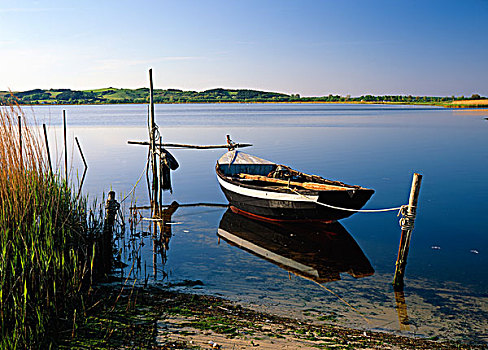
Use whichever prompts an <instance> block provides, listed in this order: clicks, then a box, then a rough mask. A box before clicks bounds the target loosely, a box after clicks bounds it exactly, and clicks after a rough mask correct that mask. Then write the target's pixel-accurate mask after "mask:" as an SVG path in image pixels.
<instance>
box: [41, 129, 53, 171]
mask: <svg viewBox="0 0 488 350" xmlns="http://www.w3.org/2000/svg"><path fill="white" fill-rule="evenodd" d="M42 128H43V129H44V141H45V142H46V149H47V160H48V161H49V170H51V174H52V173H53V166H52V164H51V152H50V151H49V142H48V141H47V130H46V124H42Z"/></svg>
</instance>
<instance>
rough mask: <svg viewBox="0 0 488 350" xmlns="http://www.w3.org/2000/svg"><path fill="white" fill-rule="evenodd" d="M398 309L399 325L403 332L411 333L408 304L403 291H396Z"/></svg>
mask: <svg viewBox="0 0 488 350" xmlns="http://www.w3.org/2000/svg"><path fill="white" fill-rule="evenodd" d="M395 301H396V309H397V313H398V323H399V325H400V330H401V331H410V326H409V322H408V312H407V303H406V302H405V294H404V293H403V291H395Z"/></svg>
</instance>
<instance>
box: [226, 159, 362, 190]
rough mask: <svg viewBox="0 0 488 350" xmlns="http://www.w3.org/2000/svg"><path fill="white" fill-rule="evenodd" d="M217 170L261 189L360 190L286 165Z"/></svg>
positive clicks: (234, 167) (227, 165)
mask: <svg viewBox="0 0 488 350" xmlns="http://www.w3.org/2000/svg"><path fill="white" fill-rule="evenodd" d="M217 170H219V171H220V172H221V173H222V174H223V175H224V176H227V177H231V178H232V179H234V180H238V181H240V182H246V183H247V184H249V185H254V186H260V187H274V188H276V187H283V186H286V187H295V188H303V189H307V190H314V191H348V190H349V191H350V190H356V189H358V188H360V186H350V185H346V184H344V183H342V182H339V181H333V180H327V179H324V178H322V177H320V176H317V175H309V174H304V173H302V172H299V171H296V170H294V169H291V168H290V167H288V166H286V165H278V164H218V165H217Z"/></svg>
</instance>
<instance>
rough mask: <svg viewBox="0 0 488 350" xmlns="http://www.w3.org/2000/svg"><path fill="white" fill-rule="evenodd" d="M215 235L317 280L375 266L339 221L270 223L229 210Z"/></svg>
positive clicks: (355, 274) (370, 270)
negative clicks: (326, 222)
mask: <svg viewBox="0 0 488 350" xmlns="http://www.w3.org/2000/svg"><path fill="white" fill-rule="evenodd" d="M217 235H218V236H219V237H220V238H222V239H224V240H225V241H226V242H227V243H229V244H231V245H233V246H237V247H239V248H241V249H243V250H246V251H248V252H251V253H252V254H254V255H256V256H258V257H260V258H263V259H265V260H268V261H270V262H272V263H274V264H276V265H278V266H279V267H281V268H283V269H285V270H287V271H290V272H293V273H295V274H296V275H299V276H302V277H305V278H308V279H311V280H313V281H315V282H318V283H325V282H331V281H337V280H340V278H341V277H340V273H343V272H347V273H348V274H350V275H351V276H353V277H355V278H360V277H365V276H371V275H372V274H374V269H373V267H372V266H371V264H370V262H369V260H368V258H366V256H365V255H364V253H363V251H362V250H361V248H360V247H359V245H358V244H357V243H356V241H355V240H354V238H352V236H351V235H350V234H349V233H348V232H347V230H346V229H345V228H344V226H342V225H341V224H340V223H339V222H334V223H331V224H325V223H320V222H305V223H304V222H300V223H287V222H270V221H264V220H263V221H261V220H256V219H251V218H249V217H246V216H243V215H240V214H236V213H234V212H232V211H231V210H230V209H228V210H227V211H226V212H225V213H224V215H223V217H222V219H221V220H220V225H219V229H218V233H217Z"/></svg>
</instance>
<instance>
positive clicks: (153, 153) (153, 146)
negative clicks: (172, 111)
mask: <svg viewBox="0 0 488 350" xmlns="http://www.w3.org/2000/svg"><path fill="white" fill-rule="evenodd" d="M149 128H150V130H149V141H150V143H151V145H150V148H151V163H152V174H153V178H152V189H151V195H152V201H153V203H152V206H153V215H155V214H156V211H157V206H158V202H159V198H158V164H157V162H156V123H155V122H154V89H153V79H152V69H149Z"/></svg>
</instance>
